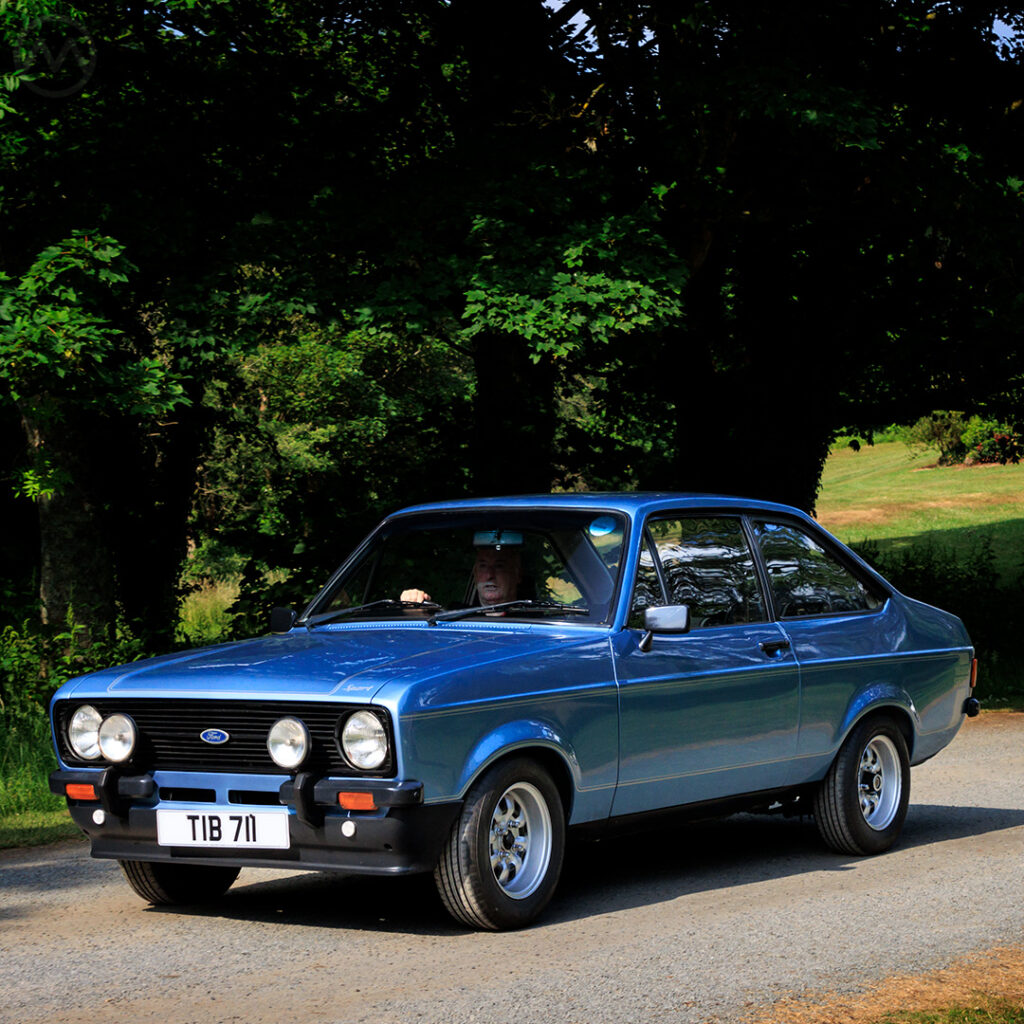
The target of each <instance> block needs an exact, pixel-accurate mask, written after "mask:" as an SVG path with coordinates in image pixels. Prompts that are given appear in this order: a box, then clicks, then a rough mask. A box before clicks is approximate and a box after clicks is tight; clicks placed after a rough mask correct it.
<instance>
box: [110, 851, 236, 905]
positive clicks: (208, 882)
mask: <svg viewBox="0 0 1024 1024" xmlns="http://www.w3.org/2000/svg"><path fill="white" fill-rule="evenodd" d="M117 863H118V864H120V865H121V871H122V872H124V877H125V878H126V879H128V884H129V885H130V886H131V887H132V889H134V890H135V892H136V893H137V894H138V895H139V896H141V897H142V898H143V899H144V900H145V901H146V902H147V903H152V904H153V905H154V906H172V905H175V904H189V903H207V902H209V901H210V900H215V899H217V897H218V896H223V895H224V893H226V892H227V891H228V889H230V888H231V883H232V882H234V880H235V879H236V878H237V877H238V872H239V868H233V867H216V866H212V865H211V866H207V865H204V864H168V863H166V862H165V861H150V860H119V861H118V862H117Z"/></svg>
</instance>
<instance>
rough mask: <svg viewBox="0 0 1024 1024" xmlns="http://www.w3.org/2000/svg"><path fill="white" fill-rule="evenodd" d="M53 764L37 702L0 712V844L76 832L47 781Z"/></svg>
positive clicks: (22, 843) (49, 839) (45, 839)
mask: <svg viewBox="0 0 1024 1024" xmlns="http://www.w3.org/2000/svg"><path fill="white" fill-rule="evenodd" d="M56 767H57V758H56V757H55V755H54V753H53V746H52V744H51V742H50V726H49V723H48V721H47V718H46V713H45V712H44V711H43V710H42V709H41V708H39V709H36V710H34V711H25V712H22V713H19V714H13V713H10V712H8V713H5V714H3V715H0V848H2V847H8V846H32V845H35V844H38V843H46V842H52V841H53V840H55V839H62V838H65V837H66V836H69V835H76V834H77V832H78V830H77V829H76V828H75V827H74V825H72V824H71V819H70V817H69V816H68V812H67V807H66V805H65V802H64V798H63V797H60V796H57V795H56V794H54V793H51V792H50V789H49V785H48V783H47V777H48V776H49V774H50V772H51V771H53V770H54V769H55V768H56Z"/></svg>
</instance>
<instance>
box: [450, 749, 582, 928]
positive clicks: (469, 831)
mask: <svg viewBox="0 0 1024 1024" xmlns="http://www.w3.org/2000/svg"><path fill="white" fill-rule="evenodd" d="M564 853H565V816H564V813H563V811H562V800H561V798H560V796H559V795H558V789H557V788H556V786H555V784H554V783H553V782H552V781H551V778H550V777H549V776H548V775H547V773H546V772H544V771H543V769H541V768H540V767H539V766H538V765H536V764H534V763H533V762H532V761H527V760H514V761H504V762H501V763H499V764H497V765H495V766H494V767H493V768H491V769H489V770H488V771H487V772H485V773H484V775H482V776H481V778H480V779H479V780H478V781H477V782H476V783H475V784H474V786H473V787H472V789H470V791H469V793H468V795H467V797H466V802H465V805H464V806H463V809H462V814H461V815H460V816H459V818H458V820H457V821H456V822H455V824H454V825H453V826H452V831H451V834H450V835H449V837H448V842H447V843H446V845H445V847H444V850H443V851H442V853H441V858H440V860H439V861H438V864H437V867H436V868H435V869H434V881H435V883H436V884H437V890H438V892H439V893H440V895H441V900H442V901H443V903H444V905H445V907H446V908H447V910H448V912H449V913H450V914H451V915H452V917H454V918H455V919H456V920H457V921H459V922H460V923H462V924H466V925H469V926H470V927H472V928H481V929H487V930H490V931H502V930H505V929H508V928H520V927H522V926H523V925H525V924H528V923H529V922H530V921H532V920H533V919H534V918H535V917H536V916H537V915H538V914H539V913H540V912H541V911H542V910H543V909H544V907H545V906H546V905H547V903H548V901H549V900H550V899H551V896H552V894H553V893H554V891H555V886H556V885H557V884H558V876H559V875H560V874H561V871H562V857H563V855H564Z"/></svg>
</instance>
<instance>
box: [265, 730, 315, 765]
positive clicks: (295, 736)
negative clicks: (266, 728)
mask: <svg viewBox="0 0 1024 1024" xmlns="http://www.w3.org/2000/svg"><path fill="white" fill-rule="evenodd" d="M267 750H269V751H270V756H271V757H272V758H273V759H274V763H275V764H279V765H280V766H281V767H282V768H288V769H292V768H298V766H299V765H300V764H302V762H303V761H304V760H305V759H306V754H308V753H309V730H308V729H307V728H306V727H305V726H304V725H303V724H302V722H300V721H299V720H298V719H297V718H282V719H281V720H280V721H278V722H275V723H274V724H273V725H272V726H271V727H270V734H269V735H268V736H267Z"/></svg>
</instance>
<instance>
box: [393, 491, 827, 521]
mask: <svg viewBox="0 0 1024 1024" xmlns="http://www.w3.org/2000/svg"><path fill="white" fill-rule="evenodd" d="M497 508H510V509H516V508H520V509H526V508H530V509H538V508H539V509H545V508H551V509H555V508H564V509H594V510H598V509H600V510H602V511H608V510H615V511H619V512H624V513H625V514H627V515H629V516H631V517H633V518H638V517H642V516H644V515H647V514H648V513H650V512H657V511H662V510H665V509H702V508H708V509H710V508H715V509H735V510H737V511H743V510H752V511H763V512H783V513H788V514H790V515H794V514H795V515H797V516H799V517H800V518H802V519H807V518H808V517H807V516H806V515H805V513H803V512H801V511H800V510H799V509H796V508H792V507H791V506H789V505H780V504H778V503H777V502H772V501H760V500H758V499H756V498H741V497H736V496H735V495H729V494H701V493H697V492H673V491H585V492H569V493H563V494H517V495H509V496H507V497H498V498H459V499H456V500H453V501H436V502H430V503H428V504H423V505H411V506H409V507H408V508H403V509H401V510H400V512H396V513H395V514H396V515H398V514H401V515H405V514H407V513H412V512H444V511H463V510H468V509H497Z"/></svg>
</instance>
